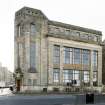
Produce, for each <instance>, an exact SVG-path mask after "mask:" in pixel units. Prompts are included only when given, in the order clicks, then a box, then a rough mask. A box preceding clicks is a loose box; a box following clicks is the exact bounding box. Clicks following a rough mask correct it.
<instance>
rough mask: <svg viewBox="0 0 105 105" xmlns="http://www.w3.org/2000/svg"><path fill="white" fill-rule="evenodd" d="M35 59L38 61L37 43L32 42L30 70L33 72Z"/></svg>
mask: <svg viewBox="0 0 105 105" xmlns="http://www.w3.org/2000/svg"><path fill="white" fill-rule="evenodd" d="M35 59H36V46H35V43H34V42H31V43H30V68H31V71H32V72H33V71H34V72H35V66H36V65H35V64H36V62H35Z"/></svg>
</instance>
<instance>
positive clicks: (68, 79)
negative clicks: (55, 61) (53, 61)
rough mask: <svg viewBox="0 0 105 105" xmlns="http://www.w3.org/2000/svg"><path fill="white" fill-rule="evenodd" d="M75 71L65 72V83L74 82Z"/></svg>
mask: <svg viewBox="0 0 105 105" xmlns="http://www.w3.org/2000/svg"><path fill="white" fill-rule="evenodd" d="M72 78H73V71H72V70H63V82H64V83H67V82H72Z"/></svg>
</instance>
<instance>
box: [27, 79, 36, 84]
mask: <svg viewBox="0 0 105 105" xmlns="http://www.w3.org/2000/svg"><path fill="white" fill-rule="evenodd" d="M36 84H37V80H36V79H28V86H36Z"/></svg>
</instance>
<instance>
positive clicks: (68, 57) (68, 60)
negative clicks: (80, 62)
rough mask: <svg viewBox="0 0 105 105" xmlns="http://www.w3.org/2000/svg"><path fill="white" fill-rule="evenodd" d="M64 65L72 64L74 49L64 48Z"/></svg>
mask: <svg viewBox="0 0 105 105" xmlns="http://www.w3.org/2000/svg"><path fill="white" fill-rule="evenodd" d="M64 63H65V64H72V48H68V47H65V48H64Z"/></svg>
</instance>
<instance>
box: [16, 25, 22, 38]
mask: <svg viewBox="0 0 105 105" xmlns="http://www.w3.org/2000/svg"><path fill="white" fill-rule="evenodd" d="M17 28H18V29H17V34H18V35H17V36H19V37H20V36H21V26H20V24H19V25H18V26H17Z"/></svg>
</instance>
